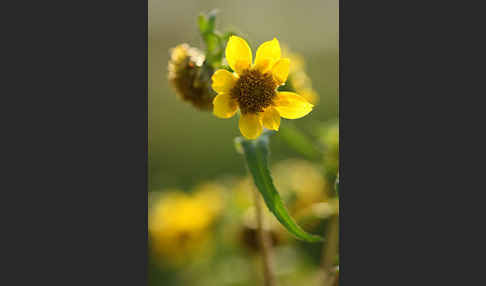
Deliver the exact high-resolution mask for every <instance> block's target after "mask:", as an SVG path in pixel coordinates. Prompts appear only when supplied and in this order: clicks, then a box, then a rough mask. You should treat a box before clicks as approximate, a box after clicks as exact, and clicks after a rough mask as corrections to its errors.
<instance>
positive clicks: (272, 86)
mask: <svg viewBox="0 0 486 286" xmlns="http://www.w3.org/2000/svg"><path fill="white" fill-rule="evenodd" d="M277 85H278V84H277V82H275V80H274V79H273V77H272V75H271V74H270V73H261V72H260V71H259V70H247V71H246V72H245V73H243V74H242V75H241V76H240V78H239V79H238V80H237V81H236V83H235V86H234V87H233V88H232V89H231V92H230V93H231V97H232V98H234V99H235V100H236V101H237V102H238V105H239V107H240V110H241V113H243V114H247V113H258V112H263V111H264V109H265V108H267V107H268V106H270V105H271V104H272V103H273V99H274V98H275V96H276V95H277V92H276V91H275V90H276V88H277Z"/></svg>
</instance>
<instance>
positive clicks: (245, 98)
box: [212, 36, 313, 139]
mask: <svg viewBox="0 0 486 286" xmlns="http://www.w3.org/2000/svg"><path fill="white" fill-rule="evenodd" d="M225 53H226V60H227V61H228V64H229V66H230V67H231V69H233V71H234V72H233V73H231V72H229V71H227V70H224V69H220V70H217V71H216V72H215V73H214V74H213V76H212V80H213V83H212V87H213V89H214V90H215V91H216V92H217V93H218V95H217V96H216V97H215V98H214V101H213V105H214V108H213V113H214V114H215V115H216V116H217V117H220V118H230V117H232V116H233V115H235V113H236V111H237V110H238V109H239V110H240V111H241V117H240V120H239V128H240V131H241V134H243V136H244V137H245V138H248V139H255V138H257V137H258V136H260V134H261V133H262V131H263V127H266V128H268V129H272V130H278V129H279V126H280V117H283V118H287V119H297V118H300V117H303V116H305V115H307V114H308V113H309V112H310V111H311V110H312V107H313V105H312V104H311V103H309V102H308V101H307V100H306V99H305V98H303V97H302V96H300V95H298V94H296V93H294V92H288V91H285V92H279V91H277V88H278V87H279V86H280V85H283V84H285V82H286V81H287V77H288V74H289V69H290V60H289V59H288V58H281V51H280V44H279V42H278V40H277V39H275V38H274V39H273V40H271V41H268V42H265V43H263V44H261V45H260V47H258V49H257V52H256V58H255V62H254V64H252V59H253V56H252V51H251V49H250V47H249V46H248V43H247V42H246V41H245V40H244V39H242V38H240V37H237V36H231V38H230V39H229V41H228V44H227V45H226V51H225Z"/></svg>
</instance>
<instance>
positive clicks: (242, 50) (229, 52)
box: [225, 36, 253, 74]
mask: <svg viewBox="0 0 486 286" xmlns="http://www.w3.org/2000/svg"><path fill="white" fill-rule="evenodd" d="M225 53H226V60H227V61H228V64H229V66H230V67H231V68H232V69H233V70H234V71H235V72H236V73H237V74H241V73H242V72H243V71H244V70H245V69H248V68H250V66H251V61H252V59H253V56H252V54H251V49H250V46H248V43H247V42H246V41H245V40H244V39H243V38H240V37H238V36H231V37H230V39H229V41H228V44H227V45H226V52H225Z"/></svg>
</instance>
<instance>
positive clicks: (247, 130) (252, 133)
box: [239, 113, 263, 139]
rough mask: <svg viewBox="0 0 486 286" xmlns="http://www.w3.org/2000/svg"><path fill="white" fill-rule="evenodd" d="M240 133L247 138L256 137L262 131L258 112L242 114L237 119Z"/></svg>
mask: <svg viewBox="0 0 486 286" xmlns="http://www.w3.org/2000/svg"><path fill="white" fill-rule="evenodd" d="M239 126H240V131H241V134H243V136H244V137H245V138H247V139H256V138H258V136H260V134H261V133H262V131H263V124H262V120H261V118H260V116H259V115H258V114H252V113H248V114H242V115H241V117H240V121H239Z"/></svg>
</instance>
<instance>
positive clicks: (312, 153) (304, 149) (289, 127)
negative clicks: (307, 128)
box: [279, 122, 322, 160]
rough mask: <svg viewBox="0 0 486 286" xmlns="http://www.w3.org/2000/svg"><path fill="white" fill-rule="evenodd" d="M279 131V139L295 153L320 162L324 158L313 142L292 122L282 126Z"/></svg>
mask: <svg viewBox="0 0 486 286" xmlns="http://www.w3.org/2000/svg"><path fill="white" fill-rule="evenodd" d="M279 131H280V132H279V135H280V136H279V137H280V138H281V139H282V140H283V141H285V143H287V145H289V147H291V148H292V149H294V150H295V151H297V152H299V153H300V154H302V155H304V156H306V157H307V158H309V159H311V160H318V159H320V158H321V157H322V153H321V151H320V150H319V149H317V148H316V146H315V145H314V143H313V142H312V140H311V139H310V138H309V137H308V136H307V135H306V134H304V133H302V131H300V130H299V129H297V128H296V127H295V126H294V125H293V124H291V123H290V122H289V123H288V124H285V125H282V126H281V127H280V130H279Z"/></svg>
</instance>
